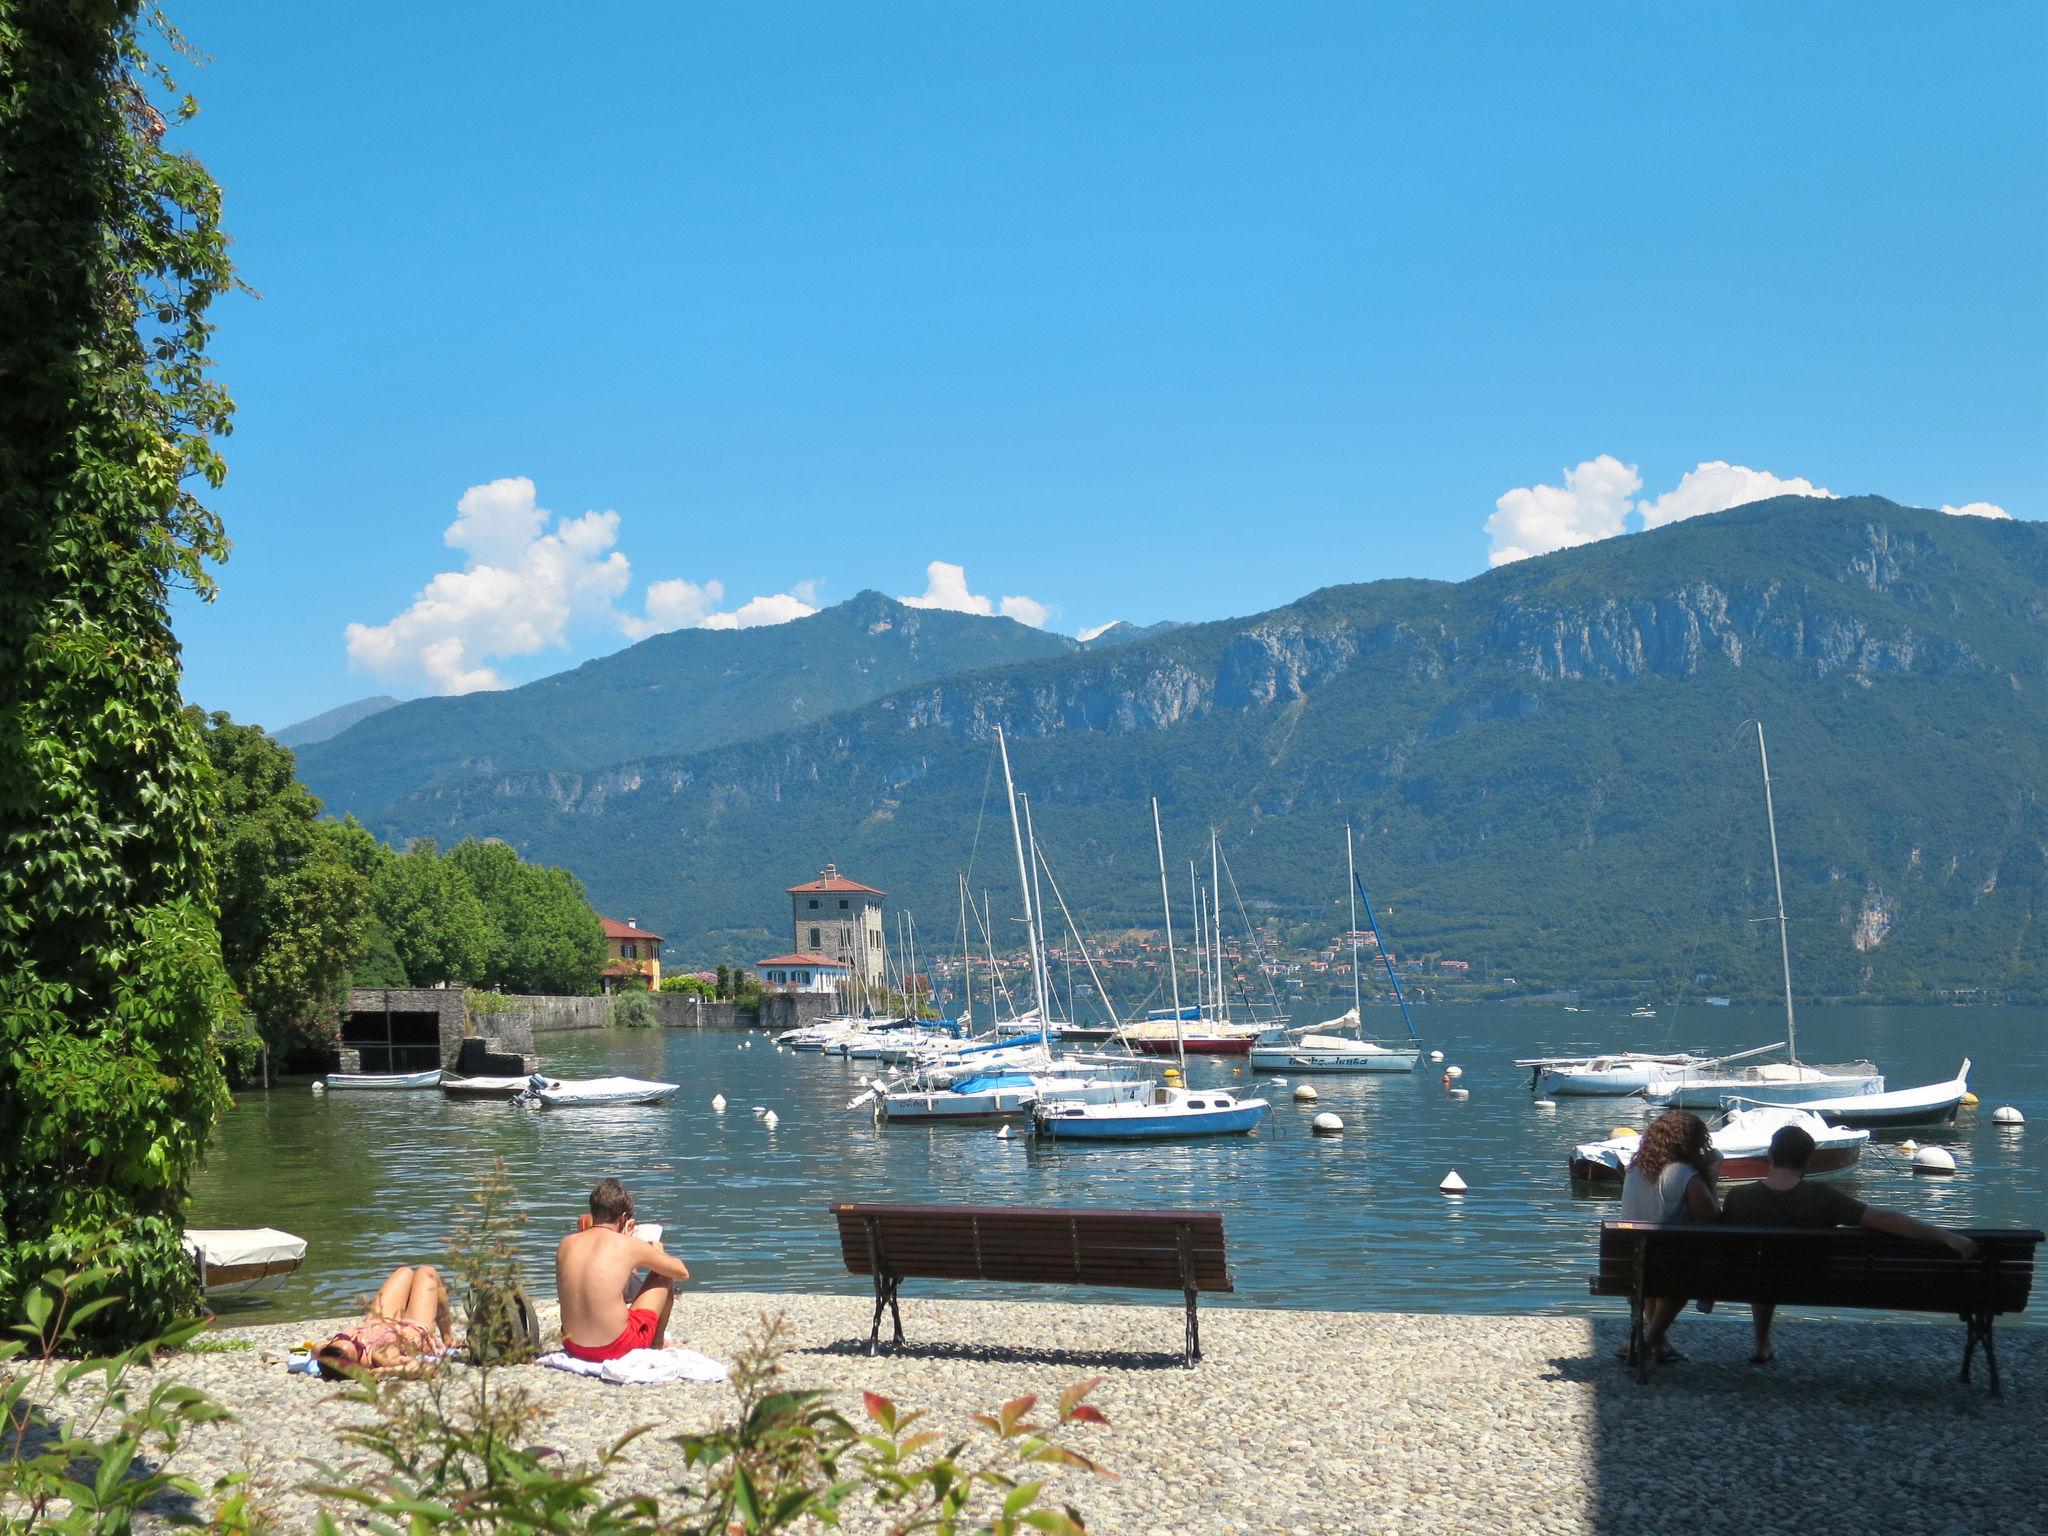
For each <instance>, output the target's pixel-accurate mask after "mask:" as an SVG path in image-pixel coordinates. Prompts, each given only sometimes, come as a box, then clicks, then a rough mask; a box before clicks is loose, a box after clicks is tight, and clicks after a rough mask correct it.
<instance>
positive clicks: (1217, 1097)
mask: <svg viewBox="0 0 2048 1536" xmlns="http://www.w3.org/2000/svg"><path fill="white" fill-rule="evenodd" d="M1152 838H1153V842H1154V843H1155V845H1156V846H1157V847H1158V850H1159V899H1160V902H1161V904H1162V905H1163V906H1164V908H1165V911H1166V974H1167V978H1168V980H1169V981H1170V982H1171V984H1172V988H1173V1026H1174V1032H1175V1034H1176V1036H1178V1035H1179V1033H1180V1030H1181V1026H1182V1019H1181V1007H1180V972H1179V970H1178V968H1177V967H1176V965H1175V962H1174V954H1173V898H1172V897H1171V896H1170V895H1169V894H1168V893H1167V887H1166V838H1165V835H1164V834H1163V833H1162V832H1161V831H1160V828H1159V802H1158V800H1157V799H1155V800H1153V802H1152ZM1176 1043H1178V1042H1176ZM1178 1055H1179V1061H1180V1067H1181V1071H1182V1073H1183V1074H1185V1072H1186V1071H1187V1061H1188V1058H1187V1052H1186V1050H1185V1049H1182V1050H1181V1051H1180V1052H1179V1053H1178ZM1147 1086H1148V1087H1149V1091H1148V1092H1145V1093H1144V1094H1143V1095H1142V1097H1138V1098H1132V1099H1120V1100H1118V1101H1116V1102H1114V1103H1108V1104H1088V1103H1082V1102H1079V1101H1077V1100H1075V1099H1072V1098H1056V1097H1053V1096H1052V1095H1050V1094H1048V1095H1047V1096H1046V1097H1045V1099H1043V1100H1042V1101H1041V1102H1040V1103H1039V1105H1038V1107H1037V1109H1035V1110H1034V1111H1033V1112H1032V1117H1031V1124H1032V1128H1033V1129H1034V1130H1036V1131H1037V1132H1038V1134H1039V1135H1041V1136H1046V1137H1050V1138H1051V1139H1053V1140H1055V1141H1112V1142H1118V1141H1159V1140H1164V1139H1166V1138H1169V1137H1183V1136H1223V1135H1242V1134H1244V1133H1245V1132H1248V1131H1254V1130H1257V1129H1258V1126H1259V1122H1260V1121H1261V1120H1263V1119H1265V1117H1266V1110H1267V1108H1268V1105H1267V1103H1266V1101H1265V1100H1264V1099H1240V1098H1238V1097H1237V1095H1236V1094H1234V1093H1231V1092H1230V1091H1229V1090H1228V1089H1224V1088H1207V1089H1198V1088H1186V1087H1176V1086H1174V1085H1171V1084H1163V1083H1162V1084H1159V1085H1156V1086H1153V1085H1147Z"/></svg>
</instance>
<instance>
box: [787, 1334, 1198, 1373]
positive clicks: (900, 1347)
mask: <svg viewBox="0 0 2048 1536" xmlns="http://www.w3.org/2000/svg"><path fill="white" fill-rule="evenodd" d="M795 1353H797V1354H800V1355H847V1356H857V1357H858V1358H860V1359H863V1360H865V1359H867V1358H868V1346H867V1341H866V1340H865V1339H842V1340H840V1341H839V1342H838V1343H836V1344H819V1345H814V1346H811V1347H810V1348H806V1349H799V1350H797V1351H795ZM892 1356H893V1357H897V1358H904V1359H911V1360H968V1361H980V1362H984V1363H986V1364H989V1365H1071V1366H1079V1367H1084V1368H1088V1369H1094V1370H1115V1371H1160V1370H1169V1369H1171V1370H1176V1371H1177V1370H1180V1369H1181V1368H1182V1366H1181V1358H1180V1355H1179V1353H1178V1352H1175V1353H1171V1354H1169V1353H1166V1352H1165V1351H1155V1350H1134V1349H1033V1348H1030V1347H1028V1346H1025V1347H1011V1346H1008V1345H1002V1344H949V1343H946V1342H945V1341H944V1340H939V1341H936V1342H933V1343H930V1344H895V1345H884V1346H883V1348H882V1352H881V1354H880V1355H879V1356H877V1357H876V1358H878V1359H883V1360H887V1359H889V1358H891V1357H892Z"/></svg>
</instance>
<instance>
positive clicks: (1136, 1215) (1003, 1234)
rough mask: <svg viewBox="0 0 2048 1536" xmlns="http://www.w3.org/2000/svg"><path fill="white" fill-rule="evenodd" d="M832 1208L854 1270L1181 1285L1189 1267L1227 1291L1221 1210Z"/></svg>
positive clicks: (1205, 1282) (1204, 1285) (1142, 1286)
mask: <svg viewBox="0 0 2048 1536" xmlns="http://www.w3.org/2000/svg"><path fill="white" fill-rule="evenodd" d="M832 1214H833V1216H834V1218H836V1219H837V1221H838V1223H839V1246H840V1249H841V1251H842V1252H843V1253H844V1254H845V1256H846V1267H847V1269H848V1270H850V1271H851V1272H852V1273H854V1274H856V1275H872V1274H874V1273H875V1272H876V1271H877V1270H878V1269H879V1270H880V1271H881V1272H882V1273H883V1274H886V1275H895V1276H898V1277H904V1278H916V1279H924V1280H1018V1281H1042V1282H1044V1283H1046V1284H1051V1285H1060V1284H1066V1285H1103V1286H1117V1287H1123V1288H1128V1289H1133V1290H1162V1291H1177V1290H1180V1289H1181V1288H1182V1285H1183V1274H1184V1268H1183V1266H1184V1265H1185V1274H1186V1275H1187V1276H1188V1277H1189V1278H1191V1279H1192V1281H1193V1283H1194V1287H1195V1289H1197V1290H1202V1291H1228V1290H1231V1289H1232V1288H1233V1287H1232V1285H1231V1282H1230V1271H1229V1269H1228V1268H1227V1267H1226V1266H1225V1264H1224V1252H1223V1214H1222V1212H1220V1211H1102V1210H1047V1209H1039V1208H1033V1207H1029V1206H972V1205H835V1206H833V1207H832Z"/></svg>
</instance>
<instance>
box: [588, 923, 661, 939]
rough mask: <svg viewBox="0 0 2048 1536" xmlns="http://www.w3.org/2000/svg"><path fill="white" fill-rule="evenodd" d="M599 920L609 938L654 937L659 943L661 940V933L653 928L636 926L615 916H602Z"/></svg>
mask: <svg viewBox="0 0 2048 1536" xmlns="http://www.w3.org/2000/svg"><path fill="white" fill-rule="evenodd" d="M598 921H599V922H600V923H603V924H604V936H605V937H606V938H608V939H652V940H654V942H655V943H657V944H659V943H660V942H661V935H660V934H658V933H656V932H655V931H654V930H653V929H652V928H635V927H634V926H633V925H632V924H631V923H622V922H620V921H619V920H618V919H617V918H613V917H600V918H599V919H598Z"/></svg>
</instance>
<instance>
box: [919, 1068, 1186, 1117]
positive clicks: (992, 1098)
mask: <svg viewBox="0 0 2048 1536" xmlns="http://www.w3.org/2000/svg"><path fill="white" fill-rule="evenodd" d="M1151 1087H1152V1085H1151V1084H1150V1083H1147V1082H1143V1081H1139V1080H1137V1079H1133V1078H1128V1077H1103V1076H1090V1075H1088V1074H1085V1073H1081V1072H1063V1071H1060V1070H1059V1069H1057V1068H1056V1069H1054V1070H1053V1071H1050V1072H991V1073H987V1074H985V1075H983V1076H980V1077H970V1078H965V1079H963V1080H961V1081H960V1082H957V1083H955V1084H953V1085H952V1086H951V1087H950V1088H932V1089H922V1090H920V1089H915V1088H912V1089H902V1090H899V1091H897V1092H894V1093H887V1094H884V1095H882V1098H881V1111H880V1112H881V1117H882V1118H883V1119H884V1120H887V1121H890V1122H892V1123H900V1122H906V1121H930V1120H1021V1119H1023V1118H1024V1117H1025V1116H1027V1115H1029V1114H1031V1113H1033V1112H1034V1111H1035V1110H1036V1109H1037V1107H1038V1106H1039V1105H1041V1104H1044V1103H1047V1102H1049V1101H1053V1100H1057V1101H1058V1102H1059V1103H1062V1104H1088V1105H1103V1104H1115V1103H1119V1102H1122V1101H1124V1100H1127V1099H1132V1098H1136V1097H1138V1096H1140V1095H1142V1094H1144V1093H1146V1092H1148V1091H1149V1090H1150V1089H1151Z"/></svg>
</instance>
